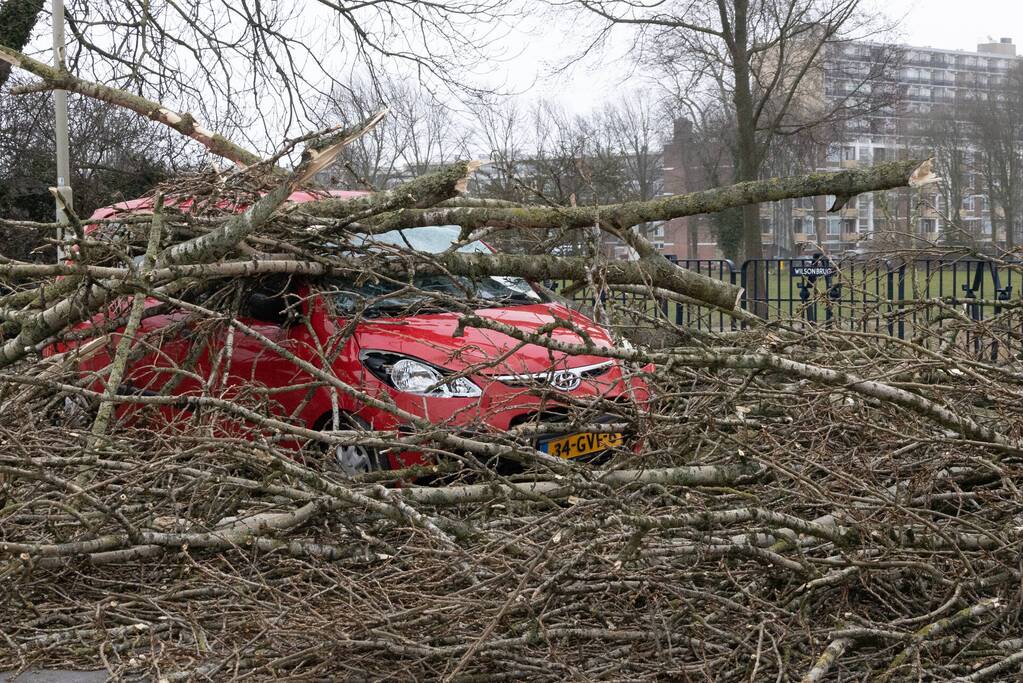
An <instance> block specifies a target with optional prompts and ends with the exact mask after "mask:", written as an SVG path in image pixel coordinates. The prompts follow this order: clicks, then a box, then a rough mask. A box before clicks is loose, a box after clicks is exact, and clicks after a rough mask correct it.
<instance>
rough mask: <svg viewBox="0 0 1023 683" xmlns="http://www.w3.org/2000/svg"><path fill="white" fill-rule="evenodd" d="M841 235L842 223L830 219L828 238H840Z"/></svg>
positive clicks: (835, 219)
mask: <svg viewBox="0 0 1023 683" xmlns="http://www.w3.org/2000/svg"><path fill="white" fill-rule="evenodd" d="M841 234H842V224H841V222H840V221H839V220H838V219H837V218H828V237H838V236H840V235H841Z"/></svg>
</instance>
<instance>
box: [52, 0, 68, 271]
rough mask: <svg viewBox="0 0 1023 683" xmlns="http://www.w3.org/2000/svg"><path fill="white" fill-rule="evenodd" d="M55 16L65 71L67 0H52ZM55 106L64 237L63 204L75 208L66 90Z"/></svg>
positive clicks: (58, 60)
mask: <svg viewBox="0 0 1023 683" xmlns="http://www.w3.org/2000/svg"><path fill="white" fill-rule="evenodd" d="M51 14H52V15H53V66H54V67H55V68H57V69H58V70H60V71H64V69H65V66H64V56H65V46H64V0H53V3H52V6H51ZM53 108H54V123H55V139H56V142H57V187H56V188H55V191H56V195H57V197H56V202H57V223H59V224H60V227H58V228H57V239H58V240H63V239H64V234H65V232H66V230H65V229H64V226H66V225H67V224H68V223H69V220H68V214H67V211H65V209H64V207H65V206H66V207H68V208H72V207H73V204H72V199H73V198H72V194H71V163H70V160H69V156H68V147H70V143H69V142H68V123H67V118H68V117H67V91H66V90H54V91H53ZM64 256H65V254H64V249H63V248H62V247H61V246H58V247H57V261H58V262H60V261H62V260H63V259H64Z"/></svg>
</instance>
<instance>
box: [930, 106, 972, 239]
mask: <svg viewBox="0 0 1023 683" xmlns="http://www.w3.org/2000/svg"><path fill="white" fill-rule="evenodd" d="M967 119H968V117H967V112H965V111H963V110H962V108H961V107H960V106H959V103H956V104H955V105H953V106H952V107H951V108H946V109H941V110H937V111H934V112H931V113H930V116H929V118H928V121H927V123H926V128H925V132H924V143H925V144H926V146H927V148H928V150H929V151H930V153H931V154H932V155H933V156H934V168H935V172H936V173H937V174H938V176H939V177H940V178H941V179H942V182H941V184H940V186H939V190H938V191H939V194H940V196H941V199H942V203H943V206H944V210H945V221H946V226H945V230H944V233H943V237H944V240H945V242H946V243H948V244H967V245H970V246H975V245H976V240H977V238H978V237H979V235H976V234H973V233H971V232H969V231H968V230H967V228H966V226H965V225H964V224H963V221H962V211H963V200H964V199H965V198H966V194H967V192H968V190H969V189H971V188H969V187H968V186H967V183H968V181H969V174H970V171H971V164H970V157H971V155H972V154H971V152H972V147H973V142H972V137H973V134H972V131H971V126H970V124H969V122H968V120H967Z"/></svg>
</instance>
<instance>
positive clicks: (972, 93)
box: [664, 38, 1021, 259]
mask: <svg viewBox="0 0 1023 683" xmlns="http://www.w3.org/2000/svg"><path fill="white" fill-rule="evenodd" d="M892 49H893V48H891V47H890V46H883V45H875V44H870V43H849V44H844V45H835V46H829V49H828V51H827V52H826V53H825V57H824V59H825V65H824V69H823V73H824V77H823V78H821V79H814V80H813V81H812V82H813V84H814V85H813V87H814V88H819V89H820V90H822V91H818V92H814V93H808V94H807V95H806V96H807V97H810V98H813V97H816V98H820V99H821V101H822V102H834V101H837V100H840V99H841V98H844V97H848V95H849V93H850V92H852V91H853V90H854V89H856V88H863V87H867V88H869V87H870V86H871V83H870V82H869V81H868V82H866V83H865V81H864V76H865V74H868V73H870V69H871V65H872V64H874V63H876V61H877V58H878V53H879V52H880V51H882V50H889V51H890V50H892ZM894 50H895V52H896V54H897V62H898V66H897V67H895V68H892V69H890V70H888V72H886V80H887V81H888V82H886V83H884V84H881V83H875V84H873V85H875V86H881V85H884V86H885V87H888V88H892V89H893V92H895V93H897V98H896V100H895V102H894V103H892V104H891V105H890V106H887V107H885V108H883V109H880V110H878V111H876V112H873V113H871V114H869V115H864V116H862V117H859V118H856V119H853V120H850V121H847V122H845V123H844V124H843V125H844V130H843V131H841V132H840V133H838V134H836V136H835V139H834V141H833V142H832V143H831V144H829V145H827V146H825V147H822V149H821V150H820V155H819V160H818V162H817V164H816V165H817V169H818V170H838V169H842V168H855V167H857V166H861V165H872V164H877V163H883V162H885V161H891V160H895V159H908V158H912V157H920V156H929V155H930V154H931V149H930V146H931V144H932V141H931V140H930V139H929V138H928V136H929V134H930V132H931V130H932V128H931V124H932V121H933V119H934V118H935V117H936V116H938V115H946V116H947V115H951V116H953V117H955V116H960V113H959V112H960V109H961V108H959V107H956V106H955V105H956V104H957V103H962V102H966V101H976V100H977V99H980V98H983V97H984V96H985V91H986V90H987V89H989V88H992V87H997V86H998V85H1000V84H1003V83H1004V82H1005V80H1006V76H1007V73H1008V72H1009V70H1010V69H1011V68H1013V67H1014V66H1015V65H1016V64H1017V63H1018V60H1019V59H1020V58H1021V57H1019V56H1017V54H1016V45H1015V44H1013V42H1012V40H1011V39H1010V38H1002V39H1001V40H999V41H998V42H990V43H983V44H980V45H978V46H977V50H976V52H967V51H961V50H944V49H939V48H931V47H910V46H900V47H898V48H894ZM715 146H719V143H718V142H717V141H714V140H699V139H696V137H695V136H694V135H693V129H692V126H691V125H689V124H688V122H686V121H679V122H676V124H675V128H674V131H673V136H672V140H671V142H670V143H669V144H668V145H666V147H665V150H664V163H665V171H664V188H665V191H666V192H668V193H683V192H691V191H695V190H700V189H704V188H706V187H709V186H713V185H716V184H720V182H715V181H719V180H720V179H721V177H722V176H723V177H724V182H728V181H729V180H730V176H731V174H730V169H728V168H727V166H725V167H723V168H718V169H716V171H715V173H716V174H717V177H710V175H709V173H708V169H709V168H712V167H713V165H712V164H708V157H713V154H714V152H713V150H714V148H715ZM708 150H711V152H708ZM719 156H720V155H719ZM966 156H967V159H966V160H965V163H964V167H965V168H966V171H965V173H966V174H967V177H966V178H964V182H963V186H964V188H965V189H966V190H965V193H964V197H963V202H962V206H961V207H960V211H959V217H960V221H961V223H962V225H963V226H964V227H965V229H966V230H967V231H968V232H969V233H970V234H972V235H974V236H975V237H976V239H977V241H979V242H981V243H983V242H988V243H990V242H992V241H994V240H1000V239H1001V238H1002V237H1003V235H1001V234H994V230H993V227H992V214H991V207H990V205H989V203H988V197H987V194H986V192H985V188H984V183H983V179H982V178H980V177H979V172H978V170H977V167H978V166H979V164H976V163H973V162H974V161H975V159H973V158H972V157H973V156H975V155H974V154H973V152H972V151H967V154H966ZM711 160H712V161H713V159H711ZM807 170H810V169H807ZM918 199H919V198H918ZM918 199H917V200H911V198H910V196H909V193H907V192H895V193H876V194H874V195H864V196H860V197H857V198H855V199H854V200H853V201H852V202H850V203H849V204H848V205H847V206H846V207H845V208H843V209H842V210H841V211H839V212H837V213H834V214H830V213H828V212H827V208H828V207H829V206H830V204H831V201H830V200H831V198H824V197H818V198H807V199H803V200H796V201H789V202H777V203H774V204H768V205H763V206H762V207H761V230H762V236H763V241H764V251H765V254H766V255H768V256H781V257H784V256H793V255H799V254H801V253H806V252H807V251H810V250H817V249H819V248H820V247H823V248H824V249H825V250H826V251H828V252H830V253H833V254H840V253H843V252H847V251H851V250H855V251H869V250H871V249H876V248H883V246H884V245H885V244H887V243H889V242H890V241H891V240H897V241H899V243H901V244H904V245H909V244H912V243H913V241H914V240H913V237H916V238H919V239H918V240H916V242H917V244H921V243H922V241H927V242H939V241H940V240H941V239H942V236H943V231H944V230H945V229H946V227H947V226H946V217H947V216H949V215H951V214H952V213H953V212H952V211H951V210H950V209H951V207H948V206H944V205H943V201H942V196H941V194H940V193H939V192H937V191H936V190H934V189H932V190H930V191H929V193H928V194H927V195H925V196H924V197H923V201H918ZM664 230H665V233H666V234H668V235H670V236H671V237H670V241H671V242H672V243H673V245H674V247H675V250H674V253H673V255H674V256H676V257H677V258H679V259H686V258H712V257H720V255H721V250H720V248H719V247H718V244H717V235H716V231H715V230H714V228H713V225H712V223H711V220H710V219H709V218H708V217H695V218H688V219H679V220H677V221H671V222H669V223H668V224H667V225H666V226H665V228H664ZM910 235H912V236H913V237H910ZM665 253H669V252H668V251H667V250H666V252H665Z"/></svg>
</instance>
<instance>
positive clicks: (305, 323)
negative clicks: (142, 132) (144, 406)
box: [79, 193, 648, 475]
mask: <svg viewBox="0 0 1023 683" xmlns="http://www.w3.org/2000/svg"><path fill="white" fill-rule="evenodd" d="M342 196H345V195H342ZM313 198H315V197H314V196H313V195H310V194H308V193H296V194H295V195H292V197H291V201H293V202H302V201H308V200H310V199H313ZM178 206H179V208H180V206H181V205H180V204H179V205H178ZM150 207H151V204H149V203H146V202H145V200H141V201H137V202H132V203H131V204H127V205H121V206H120V207H116V208H117V209H119V210H120V211H121V212H122V213H123V212H125V211H127V212H129V213H141V212H148V211H149V210H150ZM112 215H116V213H115V211H114V210H113V209H101V210H99V211H97V212H96V213H95V214H94V215H93V218H107V217H110V216H112ZM459 232H460V229H459V228H458V227H456V226H435V227H425V228H414V229H407V230H402V231H400V232H399V231H395V232H392V233H385V234H383V235H377V236H374V237H373V238H371V239H370V238H367V244H366V245H365V246H366V247H367V248H369V249H373V250H378V251H384V252H386V251H387V250H388V249H389V248H392V247H390V246H389V245H394V246H397V247H401V248H404V249H408V248H409V247H411V248H412V249H415V250H416V251H422V252H429V253H437V252H440V251H443V250H445V249H447V248H448V247H450V246H451V244H452V243H453V242H454V241H456V240H457V239H458V237H459ZM460 250H461V251H492V250H491V249H490V247H488V246H487V245H485V244H483V243H482V242H473V243H471V244H468V245H463V246H462V247H460ZM220 284H221V286H222V285H223V283H220ZM414 284H415V286H416V288H417V289H418V290H420V291H419V292H415V293H410V292H409V291H408V290H407V288H403V287H402V286H401V285H398V284H396V283H388V282H384V281H379V280H377V281H368V282H365V283H355V282H351V281H347V280H343V279H339V278H332V277H318V278H304V277H298V276H286V275H274V276H264V277H262V278H259V279H255V278H254V279H252V281H250V282H247V283H246V286H245V288H244V290H243V291H244V295H243V296H244V299H243V301H242V305H241V308H240V311H241V313H240V315H239V317H238V319H239V321H240V322H242V323H244V324H245V325H247V326H249V327H251V328H253V329H255V330H257V331H258V332H260V333H261V334H262V335H265V336H266V337H267V338H269V339H270V340H272V341H273V342H274V343H276V344H278V345H280V347H282V348H284V349H286V350H287V351H288V352H290V353H292V354H294V355H296V356H297V357H299V358H301V359H303V360H306V361H308V362H309V363H311V364H313V365H316V366H317V367H324V361H323V359H324V358H329V359H331V360H329V361H327V363H328V364H329V370H330V372H331V373H332V374H333V375H334V376H336V377H337V378H338V379H340V380H341V381H343V382H345V383H346V384H348V385H350V386H351V387H353V388H355V389H356V390H358V391H359V392H363V393H364V394H367V395H369V396H371V397H375V398H381V399H383V400H385V401H386V402H388V403H391V404H393V406H394V407H396V408H398V409H400V411H404V412H406V413H410V414H412V415H414V416H417V417H420V418H425V419H426V420H428V421H429V422H430V423H432V424H437V425H444V426H445V427H446V428H449V429H450V430H451V431H453V432H454V433H460V434H465V435H473V434H481V433H490V434H491V435H493V434H501V433H506V432H508V431H509V430H514V434H515V436H516V440H517V441H518V443H523V442H525V443H530V444H531V445H533V446H535V447H536V448H537V449H538V450H540V451H543V452H547V453H550V454H552V455H557V456H561V457H565V458H581V459H596V458H599V457H602V456H604V455H605V454H607V453H610V452H612V451H613V450H615V449H626V448H629V446H630V444H629V443H627V442H628V441H629V439H630V435H629V433H628V432H627V431H626V432H618V431H592V432H588V431H585V429H581V430H573V429H572V427H571V424H572V423H571V422H569V421H568V420H569V417H568V415H569V412H570V411H569V410H568V409H569V407H570V406H571V407H572V410H571V416H572V417H571V420H573V421H574V423H575V424H580V420H581V421H582V424H594V423H611V422H614V423H620V422H622V421H623V420H624V418H623V417H622V416H623V415H633V416H634V415H635V414H636V413H637V411H641V410H643V406H644V405H645V404H646V402H647V400H648V391H647V387H646V385H645V383H644V382H643V381H642V380H641V379H639V378H638V377H636V376H635V374H634V373H632V372H631V371H629V370H627V369H626V368H625V367H624V366H623V364H622V363H620V362H619V361H616V360H609V359H608V358H605V357H601V356H600V355H599V354H598V355H579V356H567V355H566V354H563V353H557V352H552V351H550V350H548V349H546V348H544V347H541V346H536V345H532V344H522V343H520V342H519V341H518V340H515V339H513V338H511V337H509V336H507V335H505V334H502V333H499V332H496V331H493V330H490V329H480V328H473V327H467V328H465V330H464V331H463V332H462V333H461V334H460V335H458V336H456V329H457V328H458V324H459V320H460V317H461V315H460V313H459V312H458V310H444V309H445V308H446V307H445V306H444V305H443V304H442V303H439V300H438V299H436V298H434V297H430V296H426V295H424V294H423V292H427V293H436V294H438V295H449V296H451V297H453V298H454V299H457V300H458V301H461V302H463V303H464V304H469V305H471V306H472V308H473V309H475V314H476V315H478V316H480V317H482V318H485V319H489V320H493V321H496V322H498V323H503V324H505V325H511V326H514V327H516V328H518V329H521V330H523V331H526V332H531V331H535V330H537V329H538V328H540V327H541V326H543V325H547V324H549V323H551V322H553V321H554V319H555V318H560V319H562V320H568V321H571V323H572V325H574V326H575V327H576V328H577V329H579V330H581V331H583V332H584V333H585V334H586V335H588V336H589V338H590V339H591V340H592V341H593V342H595V343H596V344H597V345H598V346H611V344H612V339H611V337H610V335H609V334H608V332H607V330H605V329H604V328H603V327H601V326H599V325H597V324H596V323H595V322H593V321H592V320H590V319H589V318H587V317H586V316H584V315H582V314H580V313H578V312H577V311H575V310H572V309H571V308H569V307H568V306H566V305H565V304H564V303H562V302H559V301H557V300H555V299H554V298H553V297H551V296H548V295H546V294H544V293H541V292H542V291H543V290H542V288H538V287H533V286H531V285H530V284H529V283H528V282H526V281H525V280H522V279H519V278H511V277H488V278H483V279H480V280H470V279H468V278H462V277H448V276H436V275H433V276H417V277H416V279H415V281H414ZM197 296H201V295H197ZM200 301H201V299H200ZM150 303H151V305H153V306H155V305H157V303H158V302H157V301H156V300H152V301H151V302H150ZM125 305H126V304H125V303H124V302H123V301H121V302H118V304H116V307H117V310H118V311H119V312H123V309H124V307H125ZM450 308H457V307H454V306H452V307H450ZM463 310H464V309H463ZM110 313H111V312H110V311H107V312H106V313H104V314H103V315H101V316H97V317H96V318H94V319H93V320H91V321H89V322H86V323H83V324H82V325H80V326H79V329H86V330H88V328H90V327H91V326H94V325H99V324H100V323H101V322H102V321H104V320H108V319H109V315H110ZM151 313H152V311H151ZM353 318H354V319H356V321H355V324H354V327H352V326H351V325H350V323H351V322H352V321H353ZM229 337H230V338H229ZM553 338H554V339H557V340H562V341H565V342H570V343H579V342H580V341H581V339H580V337H579V336H578V335H576V334H575V333H573V332H570V331H568V330H566V329H557V330H555V332H554V333H553ZM139 339H140V340H141V342H140V346H143V347H144V348H145V349H146V352H145V355H144V356H143V357H141V358H137V359H134V360H133V362H132V365H131V366H130V368H129V371H128V372H127V373H126V375H125V379H124V381H123V383H122V386H121V387H119V392H120V393H122V394H136V395H158V394H161V393H163V394H167V393H170V394H172V395H175V396H186V395H206V396H211V395H212V396H225V397H230V398H232V399H236V400H240V399H246V398H247V399H249V400H252V401H256V402H259V403H260V406H262V407H264V408H265V409H266V410H267V411H268V412H269V413H270V414H272V415H275V416H278V417H281V418H286V419H288V420H289V421H291V422H293V423H295V424H298V425H301V426H304V427H307V428H312V429H318V430H319V429H352V428H356V429H358V428H369V429H372V430H397V431H398V432H412V431H414V430H411V429H409V428H408V425H407V424H406V422H407V421H406V420H404V419H402V418H401V417H400V416H396V415H394V414H392V413H391V412H389V411H388V410H386V409H384V408H381V407H373V406H370V405H367V404H366V402H365V401H363V400H360V399H359V398H357V397H352V396H350V395H348V394H346V393H343V392H339V391H333V390H331V389H329V388H327V387H325V386H322V385H318V384H317V382H316V379H315V378H314V377H313V376H312V375H310V374H309V373H307V372H306V371H305V370H303V369H302V368H300V367H298V366H296V364H295V363H293V362H292V361H291V360H288V359H286V358H284V357H282V356H281V355H280V354H279V353H277V352H275V351H273V350H270V349H268V348H267V347H266V345H265V344H264V343H262V342H261V341H259V340H258V339H256V338H253V337H251V336H248V335H245V334H242V333H240V332H238V331H235V332H234V333H233V334H230V333H229V332H228V326H226V325H213V326H211V325H209V324H208V322H206V321H203V320H202V319H201V318H197V317H196V316H195V315H193V314H190V313H188V312H185V311H183V310H167V311H164V312H160V313H158V314H151V315H148V316H147V317H145V318H144V319H143V322H142V325H141V327H140V330H139ZM200 340H201V344H200ZM113 347H114V343H110V344H107V345H106V347H105V350H103V351H101V352H99V353H96V354H95V355H93V356H91V357H88V358H86V359H85V360H83V361H82V362H81V365H80V369H81V372H82V373H83V374H89V373H94V372H95V373H99V372H100V371H102V370H104V369H105V368H106V367H107V366H108V365H109V362H110V354H112V352H113ZM317 349H320V351H319V352H318V351H317ZM228 350H229V353H228V352H227V351H228ZM93 376H94V377H96V378H97V379H96V382H95V388H96V389H97V390H101V389H102V387H103V381H104V380H103V379H102V375H99V374H97V375H93ZM446 377H451V379H450V380H448V381H445V378H446ZM254 389H257V390H255V391H254ZM260 390H261V391H260ZM619 409H620V410H619ZM125 410H130V409H129V408H122V409H121V412H122V413H123V412H124V411H125ZM165 412H167V411H165ZM176 414H177V415H178V416H179V417H180V411H177V413H176ZM559 422H561V423H563V424H564V425H565V426H564V427H563V428H558V429H552V428H550V425H551V423H555V424H556V423H559ZM530 424H535V425H540V426H541V428H540V433H537V431H536V430H533V431H532V432H530V429H529V426H530ZM544 425H545V426H546V427H542V426H544ZM515 428H521V429H517V430H516V429H515ZM424 450H428V449H426V448H424ZM330 454H331V455H332V456H333V458H332V460H333V462H334V464H336V466H337V467H339V468H340V469H341V470H342V471H343V472H345V473H346V474H349V475H353V474H356V473H359V472H366V471H371V470H377V469H394V468H400V467H404V466H409V465H413V464H420V463H426V462H430V460H431V459H430V458H429V457H428V456H427V455H424V454H423V453H420V452H416V451H398V450H396V449H394V448H391V449H387V450H383V451H381V450H379V449H373V448H369V447H366V446H364V445H358V444H352V445H349V446H337V447H335V448H334V449H333V450H332V451H331V453H330Z"/></svg>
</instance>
